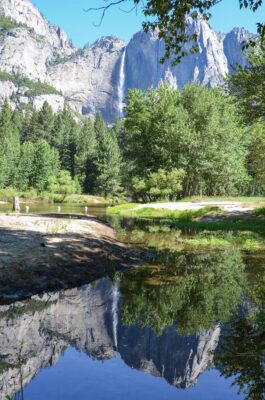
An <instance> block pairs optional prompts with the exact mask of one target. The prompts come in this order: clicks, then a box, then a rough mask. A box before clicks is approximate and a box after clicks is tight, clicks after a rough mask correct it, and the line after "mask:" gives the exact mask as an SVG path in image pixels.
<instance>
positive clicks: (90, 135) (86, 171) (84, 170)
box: [76, 119, 97, 193]
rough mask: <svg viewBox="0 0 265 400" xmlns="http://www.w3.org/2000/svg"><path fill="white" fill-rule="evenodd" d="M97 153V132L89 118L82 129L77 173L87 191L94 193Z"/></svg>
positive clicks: (77, 153)
mask: <svg viewBox="0 0 265 400" xmlns="http://www.w3.org/2000/svg"><path fill="white" fill-rule="evenodd" d="M96 155H97V141H96V133H95V129H94V126H93V123H92V121H91V120H90V119H87V120H86V121H85V122H84V124H83V126H82V128H81V129H80V132H79V135H78V138H77V148H76V175H77V177H78V180H79V182H80V184H81V186H82V188H83V190H84V192H86V193H93V190H94V187H95V172H96V168H95V160H96Z"/></svg>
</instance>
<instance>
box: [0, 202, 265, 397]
mask: <svg viewBox="0 0 265 400" xmlns="http://www.w3.org/2000/svg"><path fill="white" fill-rule="evenodd" d="M80 210H81V211H80ZM35 212H52V210H50V209H45V210H43V209H41V210H36V211H35ZM63 212H78V211H77V209H76V208H75V209H72V210H71V211H68V210H64V207H62V213H63ZM79 212H82V209H81V208H79ZM89 213H90V214H91V213H94V214H96V215H100V216H101V217H104V210H103V209H102V208H98V209H97V208H93V210H92V209H89ZM110 222H111V223H112V224H113V226H114V227H115V228H116V229H117V231H119V232H120V237H122V238H123V240H125V241H127V242H132V243H134V245H137V246H139V247H140V248H144V249H146V250H148V251H150V254H151V256H150V257H149V261H148V262H147V263H145V264H144V265H143V266H141V267H139V268H138V269H135V270H132V271H129V272H127V273H124V274H114V276H113V277H112V278H102V279H101V280H99V281H97V282H95V283H93V284H90V285H85V286H82V287H80V288H75V289H71V290H66V291H61V292H58V293H47V294H44V295H42V296H34V297H33V298H31V299H28V300H25V301H21V302H16V303H14V304H12V305H8V306H7V305H3V306H0V399H1V400H5V399H8V398H11V399H17V400H18V399H24V400H36V399H38V400H48V399H49V400H53V399H54V400H55V399H56V400H61V399H62V400H68V399H69V400H73V399H75V400H79V399H80V400H81V399H93V400H101V399H102V400H105V399H106V400H107V399H108V400H109V399H113V400H114V399H115V400H124V399H126V400H138V399H139V400H140V399H147V400H149V399H150V400H164V399H165V400H171V399H172V400H173V399H179V400H193V399H194V400H195V399H196V400H238V399H242V400H243V399H248V400H263V399H264V394H265V391H264V389H265V373H264V372H265V370H264V369H265V355H264V348H265V346H264V345H265V329H264V328H265V325H264V323H265V315H264V314H265V313H264V299H265V266H264V255H263V254H255V255H251V256H250V255H246V254H244V253H242V252H241V251H240V249H234V248H229V249H227V250H224V251H215V252H209V251H206V250H186V249H181V248H179V247H175V246H174V245H173V243H171V241H172V232H171V233H165V232H164V233H163V232H156V231H155V229H152V230H151V232H153V233H150V231H146V230H145V229H144V226H143V225H141V226H139V223H135V224H134V223H133V222H130V223H127V222H126V221H122V220H117V219H113V220H110ZM8 396H9V397H8Z"/></svg>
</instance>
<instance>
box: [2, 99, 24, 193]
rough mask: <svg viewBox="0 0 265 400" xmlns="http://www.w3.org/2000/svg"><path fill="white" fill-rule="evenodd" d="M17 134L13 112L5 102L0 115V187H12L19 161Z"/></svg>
mask: <svg viewBox="0 0 265 400" xmlns="http://www.w3.org/2000/svg"><path fill="white" fill-rule="evenodd" d="M19 150H20V142H19V132H18V127H17V126H16V121H14V120H13V111H12V110H11V108H10V107H9V105H8V102H7V100H5V102H4V105H3V108H2V111H1V113H0V187H2V188H3V187H7V186H13V185H14V183H15V177H16V173H17V163H18V159H19Z"/></svg>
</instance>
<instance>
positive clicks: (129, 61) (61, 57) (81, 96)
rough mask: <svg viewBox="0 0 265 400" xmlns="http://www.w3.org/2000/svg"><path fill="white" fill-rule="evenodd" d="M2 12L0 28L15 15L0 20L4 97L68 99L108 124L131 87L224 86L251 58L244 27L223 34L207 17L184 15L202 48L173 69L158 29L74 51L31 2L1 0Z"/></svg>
mask: <svg viewBox="0 0 265 400" xmlns="http://www.w3.org/2000/svg"><path fill="white" fill-rule="evenodd" d="M0 15H1V16H2V17H1V18H2V25H3V20H4V19H6V20H10V19H11V20H12V24H10V23H9V24H8V27H7V26H6V25H5V27H3V26H2V25H1V24H0V100H1V101H2V100H3V99H4V98H5V97H7V98H9V99H10V101H11V104H12V105H13V106H14V107H15V105H20V106H22V107H24V108H27V107H29V106H33V107H36V108H41V106H42V104H43V102H44V101H45V100H47V101H48V102H49V103H50V104H51V105H52V107H53V108H54V110H55V111H59V110H60V109H62V108H63V106H64V104H65V102H67V103H68V104H69V105H70V106H71V107H72V108H73V110H75V111H76V112H78V113H81V114H83V115H90V116H94V115H95V113H96V112H101V113H102V114H103V116H104V118H105V119H106V120H107V121H108V122H111V121H113V119H114V117H115V116H119V115H121V114H122V101H123V98H124V95H125V94H126V91H127V89H129V88H139V89H146V88H148V87H153V88H156V87H157V86H158V85H160V84H161V82H163V81H167V82H168V83H169V84H170V85H172V86H173V87H179V88H182V87H183V86H184V85H185V84H186V83H187V82H189V81H196V82H199V83H202V84H203V85H208V86H209V87H214V86H216V85H219V84H221V83H222V80H223V77H224V76H225V75H226V74H228V73H232V72H233V68H234V67H235V66H236V65H237V64H244V63H245V62H246V61H245V59H244V57H243V55H242V52H241V47H242V43H243V42H244V41H246V40H247V39H248V38H249V36H250V34H249V33H248V32H247V31H245V30H244V29H240V28H235V29H233V30H232V31H231V32H230V33H228V34H226V35H225V34H219V33H216V32H214V30H213V29H212V28H211V26H210V25H209V24H208V22H206V21H205V20H204V19H203V18H201V17H199V18H198V19H197V20H196V21H193V20H192V19H191V18H187V29H188V30H189V31H191V32H196V33H197V35H198V44H199V52H198V53H197V54H194V55H189V56H187V57H185V58H184V59H183V61H182V62H181V64H179V65H177V66H176V67H172V64H171V61H172V60H167V61H166V63H165V64H161V63H160V58H161V56H162V55H163V54H164V42H163V41H162V40H160V39H159V38H158V35H157V32H152V33H151V32H150V33H147V34H146V33H144V32H138V33H136V34H135V35H134V36H133V38H132V39H131V40H130V41H129V43H128V44H127V45H126V44H125V42H124V41H122V40H120V39H117V38H115V37H104V38H101V39H99V40H97V41H96V42H95V43H94V44H92V45H91V46H88V47H85V48H83V49H76V48H75V47H74V46H73V45H72V44H71V43H70V42H69V41H68V39H67V36H66V34H65V33H64V32H63V30H62V29H60V28H58V27H55V26H53V25H51V24H49V23H48V22H47V21H46V19H45V18H44V17H43V16H42V15H41V13H40V12H39V11H38V10H37V8H36V7H35V6H33V4H32V3H31V1H30V0H1V4H0ZM11 20H10V21H11ZM10 21H9V22H10ZM19 77H20V78H21V77H24V78H25V77H26V78H27V80H26V81H25V79H24V80H23V79H19ZM39 82H42V83H45V85H42V86H41V87H40V85H37V83H39ZM29 89H31V90H29Z"/></svg>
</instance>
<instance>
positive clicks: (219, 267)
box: [121, 250, 245, 335]
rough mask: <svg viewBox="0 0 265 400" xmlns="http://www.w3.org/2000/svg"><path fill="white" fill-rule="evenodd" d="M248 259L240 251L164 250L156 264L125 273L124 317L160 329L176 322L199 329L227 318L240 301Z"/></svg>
mask: <svg viewBox="0 0 265 400" xmlns="http://www.w3.org/2000/svg"><path fill="white" fill-rule="evenodd" d="M244 281H245V275H244V263H243V261H242V258H241V255H240V252H239V251H237V250H227V251H224V252H218V253H212V254H211V253H208V254H205V253H202V252H201V253H198V252H195V253H191V252H187V253H178V252H169V251H165V250H164V251H160V252H158V253H157V255H156V265H145V266H142V267H140V268H139V269H137V270H134V271H132V272H130V273H127V274H124V275H123V276H122V286H121V294H122V299H123V301H122V310H121V313H122V321H123V323H124V324H126V325H138V326H142V327H149V328H151V329H153V330H154V331H155V332H156V333H157V334H161V333H162V332H163V330H164V329H165V328H166V327H169V326H171V325H176V326H177V330H178V332H179V333H181V334H183V335H184V334H185V335H188V334H194V333H197V332H199V331H201V330H202V329H209V328H211V327H212V326H213V325H215V324H217V323H220V322H224V321H226V320H227V319H228V318H229V317H230V316H231V314H232V313H233V311H234V310H235V309H236V307H237V306H238V304H239V303H240V300H241V294H242V289H243V287H244Z"/></svg>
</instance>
